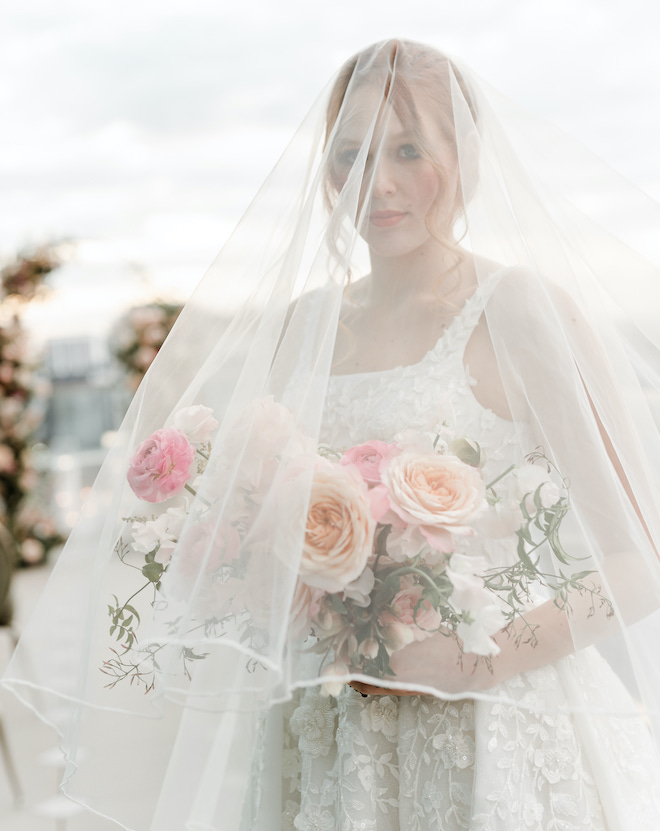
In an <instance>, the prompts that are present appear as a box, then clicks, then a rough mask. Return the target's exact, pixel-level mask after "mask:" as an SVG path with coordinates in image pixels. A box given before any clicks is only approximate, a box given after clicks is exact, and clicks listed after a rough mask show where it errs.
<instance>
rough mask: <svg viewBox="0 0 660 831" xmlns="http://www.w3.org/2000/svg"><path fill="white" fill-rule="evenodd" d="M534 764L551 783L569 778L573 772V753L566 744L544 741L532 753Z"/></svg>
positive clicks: (554, 783)
mask: <svg viewBox="0 0 660 831" xmlns="http://www.w3.org/2000/svg"><path fill="white" fill-rule="evenodd" d="M534 764H535V766H536V767H537V768H540V770H541V773H542V774H543V776H545V778H546V779H547V780H548V782H549V783H550V784H551V785H556V784H557V782H559V781H560V780H562V779H571V778H572V776H573V774H574V772H575V758H574V754H573V752H572V750H571V748H570V746H568V745H563V746H561V745H559V744H557V742H555V741H551V740H548V741H545V742H543V745H542V746H541V747H540V748H538V749H537V750H536V751H535V753H534Z"/></svg>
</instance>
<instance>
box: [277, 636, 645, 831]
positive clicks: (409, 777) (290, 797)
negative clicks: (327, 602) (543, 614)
mask: <svg viewBox="0 0 660 831" xmlns="http://www.w3.org/2000/svg"><path fill="white" fill-rule="evenodd" d="M497 691H499V692H501V693H502V701H499V702H494V701H482V700H475V701H473V700H467V699H466V700H460V701H443V700H439V699H435V698H433V697H430V696H407V697H400V698H399V697H395V696H388V695H384V696H370V697H368V698H363V697H362V696H361V695H360V694H359V693H357V692H355V691H354V690H352V689H351V688H349V687H346V688H345V689H344V691H343V692H342V693H341V694H340V695H339V696H338V697H337V698H331V697H324V696H323V695H321V694H320V693H319V691H318V690H317V689H315V688H314V689H309V690H306V691H304V692H299V693H298V694H297V696H296V698H295V699H294V700H293V701H291V702H289V703H288V704H287V705H285V712H284V731H283V743H284V748H283V754H282V786H283V791H282V811H283V819H282V828H283V829H295V831H357V829H369V831H522V829H531V830H532V831H578V829H580V831H586V830H587V829H589V831H658V829H660V765H659V763H658V759H657V756H656V752H655V750H654V749H653V747H652V744H651V741H650V735H649V732H648V728H647V726H646V725H645V723H644V722H643V720H642V718H641V716H640V717H639V718H638V717H636V716H635V715H634V702H633V701H632V699H631V696H630V694H629V693H628V691H627V690H626V689H625V688H624V686H623V685H622V684H621V682H620V680H619V678H618V677H617V676H616V675H615V674H614V673H613V671H612V670H611V668H610V667H609V665H608V664H607V663H606V661H605V660H604V659H603V658H602V657H601V655H600V653H599V652H598V651H597V650H596V649H594V648H590V649H586V650H583V651H582V652H580V653H578V654H577V655H574V656H571V657H569V658H566V659H564V660H562V661H559V662H557V663H556V664H553V665H550V666H547V667H544V668H542V669H538V670H535V671H532V672H526V673H523V674H521V675H518V676H516V677H514V678H512V679H510V680H509V681H507V682H506V683H504V684H502V685H501V686H500V687H498V688H497ZM586 700H588V701H589V704H590V709H591V712H590V713H586V712H581V711H580V710H579V706H580V701H582V702H585V701H586ZM516 702H517V703H516ZM569 703H570V708H571V709H569V707H568V706H567V705H568V704H569ZM631 705H632V707H631ZM594 710H596V711H598V710H600V714H596V715H595V714H594ZM617 712H618V713H620V715H614V714H613V713H617Z"/></svg>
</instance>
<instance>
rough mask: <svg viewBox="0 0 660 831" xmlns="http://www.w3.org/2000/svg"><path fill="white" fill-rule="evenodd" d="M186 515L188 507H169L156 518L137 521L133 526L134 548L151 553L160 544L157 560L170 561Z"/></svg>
mask: <svg viewBox="0 0 660 831" xmlns="http://www.w3.org/2000/svg"><path fill="white" fill-rule="evenodd" d="M186 517H187V514H186V509H185V508H184V507H183V506H181V507H174V508H168V509H167V511H165V513H162V514H160V516H158V517H156V518H155V519H150V520H147V522H139V523H136V524H135V525H134V526H133V548H135V550H136V551H137V552H138V553H140V554H149V553H150V552H151V551H153V550H154V548H156V546H158V551H157V552H156V560H157V562H159V563H167V562H169V559H170V557H171V556H172V552H173V551H174V548H175V547H176V544H177V542H178V539H179V535H180V534H181V531H182V529H183V526H184V523H185V521H186Z"/></svg>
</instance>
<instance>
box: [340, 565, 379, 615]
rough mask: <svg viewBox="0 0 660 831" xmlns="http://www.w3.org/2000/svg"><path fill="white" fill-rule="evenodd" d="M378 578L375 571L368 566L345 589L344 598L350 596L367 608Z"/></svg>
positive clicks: (359, 604)
mask: <svg viewBox="0 0 660 831" xmlns="http://www.w3.org/2000/svg"><path fill="white" fill-rule="evenodd" d="M375 582H376V578H375V577H374V573H373V571H372V570H371V569H370V568H369V567H368V566H367V568H365V570H364V571H363V572H362V574H361V575H360V576H359V577H358V578H357V579H356V580H353V582H352V583H349V584H348V586H346V588H345V589H344V596H343V599H344V600H346V599H347V598H350V599H351V600H353V601H354V602H355V603H357V605H358V606H362V607H363V608H366V607H367V606H368V605H369V601H370V599H371V598H370V597H369V595H370V594H371V590H372V589H373V587H374V584H375Z"/></svg>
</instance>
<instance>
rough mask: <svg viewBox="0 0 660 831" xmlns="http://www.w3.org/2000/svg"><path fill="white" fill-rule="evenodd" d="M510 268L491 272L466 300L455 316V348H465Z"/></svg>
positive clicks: (453, 339)
mask: <svg viewBox="0 0 660 831" xmlns="http://www.w3.org/2000/svg"><path fill="white" fill-rule="evenodd" d="M507 270H508V269H501V270H500V271H495V272H493V273H492V274H489V275H488V277H486V278H485V279H484V280H483V281H482V282H481V283H479V285H478V286H477V288H476V289H475V290H474V292H473V293H472V294H471V295H470V297H469V298H468V299H467V300H466V301H465V304H464V305H463V308H462V309H461V311H460V312H459V313H458V315H457V316H456V317H455V318H454V324H455V325H454V326H453V327H452V328H453V330H454V331H453V338H452V341H453V344H452V345H453V346H454V348H455V349H457V348H459V347H460V349H461V351H462V350H463V349H464V348H465V346H466V344H467V342H468V340H469V339H470V335H471V334H472V332H473V331H474V328H475V326H476V325H477V323H478V322H479V318H480V317H481V315H482V313H483V311H484V309H485V307H486V303H488V300H489V299H490V297H491V295H492V293H493V292H494V291H495V289H496V287H497V284H498V283H499V281H500V279H501V278H502V277H503V276H504V274H505V273H506V271H507Z"/></svg>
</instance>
